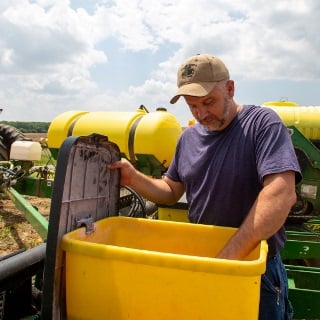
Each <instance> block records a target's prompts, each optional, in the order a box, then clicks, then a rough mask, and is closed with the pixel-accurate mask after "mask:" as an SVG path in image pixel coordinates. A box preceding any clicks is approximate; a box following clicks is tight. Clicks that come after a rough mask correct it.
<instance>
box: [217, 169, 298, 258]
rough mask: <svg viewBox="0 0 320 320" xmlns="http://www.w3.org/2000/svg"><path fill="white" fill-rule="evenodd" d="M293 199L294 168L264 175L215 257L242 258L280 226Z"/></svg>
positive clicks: (294, 194)
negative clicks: (235, 228)
mask: <svg viewBox="0 0 320 320" xmlns="http://www.w3.org/2000/svg"><path fill="white" fill-rule="evenodd" d="M295 201H296V192H295V173H294V172H293V171H286V172H282V173H277V174H270V175H267V176H266V177H265V178H264V186H263V189H262V190H261V192H260V193H259V195H258V197H257V199H256V201H255V202H254V204H253V206H252V208H251V209H250V211H249V214H248V216H247V218H246V219H245V221H244V222H243V223H242V225H241V227H240V228H239V230H238V231H237V232H236V233H235V235H234V236H233V237H232V238H231V239H230V241H229V242H228V243H227V244H226V246H225V247H224V248H223V249H222V250H221V252H220V253H219V254H218V256H217V258H224V259H237V260H241V259H243V258H245V257H246V256H247V255H248V254H249V253H250V252H251V251H252V250H253V249H254V248H255V247H256V246H257V245H258V244H259V242H260V241H261V240H266V239H268V238H270V237H271V236H272V235H274V234H275V233H276V232H277V231H278V230H279V229H280V228H281V227H282V225H283V224H284V222H285V220H286V218H287V216H288V214H289V212H290V209H291V207H292V206H293V204H294V203H295Z"/></svg>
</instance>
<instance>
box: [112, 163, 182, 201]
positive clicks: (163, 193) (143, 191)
mask: <svg viewBox="0 0 320 320" xmlns="http://www.w3.org/2000/svg"><path fill="white" fill-rule="evenodd" d="M108 168H109V169H120V172H121V179H120V184H121V185H123V186H128V187H131V188H133V189H134V190H135V191H136V192H138V193H139V194H140V195H141V196H143V197H144V198H146V199H148V200H150V201H152V202H155V203H159V204H166V205H172V204H175V203H176V202H177V201H178V200H179V199H180V198H181V196H182V195H183V193H184V187H183V185H182V183H180V182H175V181H173V180H171V179H169V178H168V177H164V178H163V179H153V178H151V177H148V176H146V175H144V174H143V173H141V172H140V171H138V170H136V169H135V168H134V167H133V165H132V164H131V163H130V162H129V161H128V160H126V159H121V160H120V161H116V162H114V163H112V164H111V165H109V166H108Z"/></svg>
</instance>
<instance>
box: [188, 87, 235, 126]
mask: <svg viewBox="0 0 320 320" xmlns="http://www.w3.org/2000/svg"><path fill="white" fill-rule="evenodd" d="M233 92H234V84H233V81H228V82H227V83H222V84H218V85H217V86H215V87H214V88H213V89H212V91H211V92H210V93H209V94H207V95H206V96H204V97H194V96H185V97H184V98H185V101H186V103H187V104H188V106H189V108H190V111H191V113H192V115H193V116H194V117H195V119H196V120H197V121H198V122H199V123H200V124H201V125H203V126H204V128H205V129H206V130H208V131H221V130H223V129H224V128H225V127H227V126H228V125H229V123H230V121H231V120H232V119H231V120H230V108H231V106H233V105H234V102H233V99H232V98H233Z"/></svg>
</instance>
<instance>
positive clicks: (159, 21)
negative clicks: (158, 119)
mask: <svg viewBox="0 0 320 320" xmlns="http://www.w3.org/2000/svg"><path fill="white" fill-rule="evenodd" d="M319 26H320V1H318V0H269V1H265V0H246V1H243V0H197V1H194V0H193V1H191V0H114V1H109V0H100V1H92V0H57V1H53V0H33V1H31V0H29V1H27V0H1V1H0V30H1V34H0V108H2V109H3V112H2V114H1V115H0V120H6V121H44V122H51V121H52V120H53V119H54V118H55V117H57V116H58V115H60V114H62V113H63V112H66V111H71V110H86V111H89V112H96V111H119V112H121V111H135V110H136V109H137V108H138V107H139V106H140V105H144V106H145V107H146V108H147V109H148V110H149V111H155V110H156V108H158V107H162V108H166V109H167V110H168V112H170V113H172V114H173V115H174V116H176V117H177V119H178V121H179V122H180V123H181V125H182V126H184V125H186V124H187V123H188V120H189V119H191V118H192V117H191V114H190V111H189V109H188V107H187V106H186V105H185V102H184V101H183V99H180V100H179V102H178V103H176V104H174V105H171V104H170V103H169V100H170V99H171V97H172V96H173V95H174V93H175V91H176V89H177V87H176V74H177V70H178V68H179V66H180V65H181V64H182V63H183V61H184V60H185V59H187V58H188V57H190V56H192V55H194V54H197V53H210V54H213V55H215V56H218V57H219V58H221V59H222V60H223V61H224V62H225V64H226V65H227V66H228V69H229V71H230V76H231V78H232V79H233V80H234V81H235V83H236V93H235V100H236V101H237V102H238V103H242V104H257V105H260V104H262V103H264V102H267V101H275V100H289V101H294V102H296V103H298V104H299V105H301V106H318V105H320V90H319V89H320V59H319V53H320V37H319Z"/></svg>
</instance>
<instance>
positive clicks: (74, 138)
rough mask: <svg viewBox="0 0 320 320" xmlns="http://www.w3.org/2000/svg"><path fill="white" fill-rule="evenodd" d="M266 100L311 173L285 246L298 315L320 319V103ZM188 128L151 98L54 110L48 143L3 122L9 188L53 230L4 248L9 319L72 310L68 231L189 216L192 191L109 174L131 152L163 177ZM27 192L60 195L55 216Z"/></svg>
mask: <svg viewBox="0 0 320 320" xmlns="http://www.w3.org/2000/svg"><path fill="white" fill-rule="evenodd" d="M265 107H269V108H273V109H274V110H275V111H276V112H277V113H278V114H279V116H280V117H281V119H282V120H283V122H284V123H285V125H286V126H287V127H288V131H289V133H290V134H291V137H292V141H293V144H294V147H295V150H296V154H297V157H298V160H299V164H300V167H301V170H302V174H303V179H302V181H301V182H300V183H299V184H298V185H297V203H296V204H295V205H294V207H293V208H292V211H291V213H290V215H289V217H288V219H287V222H286V228H287V237H288V241H287V243H286V246H285V248H284V250H283V251H282V258H283V260H284V262H285V264H286V269H287V273H288V277H289V294H290V299H291V301H292V303H293V306H294V309H295V317H294V319H320V307H319V305H318V301H319V299H320V121H319V120H320V107H319V108H318V107H299V106H294V105H283V106H281V105H279V103H269V104H266V105H265ZM182 131H183V128H182V127H181V126H180V124H179V122H178V121H177V119H176V118H175V117H174V116H173V115H172V114H170V113H168V112H167V111H166V110H165V109H162V108H160V109H157V110H156V111H154V112H148V110H147V109H146V108H145V107H144V106H141V107H140V108H138V109H137V110H136V111H134V112H86V111H77V110H76V111H68V112H65V113H63V114H61V115H59V116H58V117H56V118H55V119H53V121H52V122H51V124H50V127H49V130H48V133H47V136H48V138H47V139H46V140H43V141H41V143H37V142H34V141H30V140H28V139H27V138H26V137H25V136H24V135H23V134H21V133H20V132H19V131H18V130H15V129H14V128H10V127H9V128H8V127H5V128H2V130H1V128H0V134H1V135H2V136H1V137H0V138H1V140H0V142H1V143H0V159H1V164H0V173H1V176H0V183H1V189H0V190H1V192H2V193H3V194H4V195H5V196H6V197H9V198H10V199H11V200H12V201H13V203H14V204H15V206H16V207H17V208H18V209H19V210H20V211H21V212H22V213H23V214H24V215H25V217H26V218H27V219H28V221H29V222H30V223H31V225H32V226H33V227H34V229H35V230H36V231H37V232H38V233H39V235H40V236H41V237H42V239H43V240H44V243H43V244H41V245H39V246H37V247H35V248H32V249H29V250H25V251H22V252H20V251H19V252H16V253H12V254H8V255H6V256H1V257H0V259H1V260H0V320H1V319H10V320H14V319H64V318H66V317H67V311H66V293H65V292H66V291H68V290H67V289H68V288H66V286H67V284H66V281H65V272H66V271H65V269H64V262H65V261H64V259H65V257H64V255H65V253H64V252H63V251H62V249H61V248H60V243H61V241H62V239H63V237H64V235H65V234H68V233H69V232H72V231H73V230H78V229H79V228H85V230H86V231H88V230H89V231H88V232H90V230H94V228H95V227H94V226H95V222H96V221H98V220H101V219H104V218H108V217H114V216H127V217H135V218H140V219H141V218H142V219H148V220H158V221H159V220H161V221H168V222H172V223H182V222H188V218H187V203H186V200H185V199H184V198H182V199H180V201H179V202H178V203H177V204H176V205H174V206H159V205H157V204H154V203H151V202H149V201H147V200H145V199H143V198H142V197H141V196H140V195H139V194H137V193H135V192H134V190H131V189H130V188H127V187H125V186H120V185H119V176H118V174H117V173H115V174H110V172H108V170H106V165H105V164H106V163H109V162H110V161H114V160H115V159H118V158H120V157H125V158H127V159H128V160H129V161H131V162H132V163H133V164H134V165H135V166H136V168H138V169H139V170H140V171H141V172H143V173H145V174H147V175H149V176H152V177H153V178H155V179H157V178H161V176H162V175H163V174H164V173H165V171H166V169H167V168H168V166H169V165H170V162H171V159H172V155H173V153H174V149H175V146H176V142H177V140H178V138H179V136H180V135H181V132H182ZM39 152H40V153H41V154H42V153H43V152H47V153H48V159H49V160H50V161H51V160H52V162H50V161H48V163H46V164H42V165H39V166H36V165H34V161H36V160H39ZM24 195H32V196H37V197H46V198H51V211H50V216H49V221H48V220H47V219H46V218H44V217H43V216H42V215H41V214H40V213H39V212H38V210H37V209H36V208H34V207H33V206H31V205H30V203H28V201H26V200H25V198H24ZM127 217H125V218H127ZM90 228H93V229H90ZM139 236H140V235H139V234H137V237H139ZM159 241H162V239H159ZM93 285H94V284H93ZM95 285H96V286H97V284H95ZM90 292H91V291H90ZM150 294H152V292H150ZM181 294H182V293H181ZM141 299H143V297H141ZM154 299H157V297H154ZM164 307H165V306H164ZM70 318H72V317H70ZM101 318H103V319H104V318H107V315H104V316H103V317H101ZM124 318H125V317H124V315H122V316H120V315H119V319H124Z"/></svg>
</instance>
